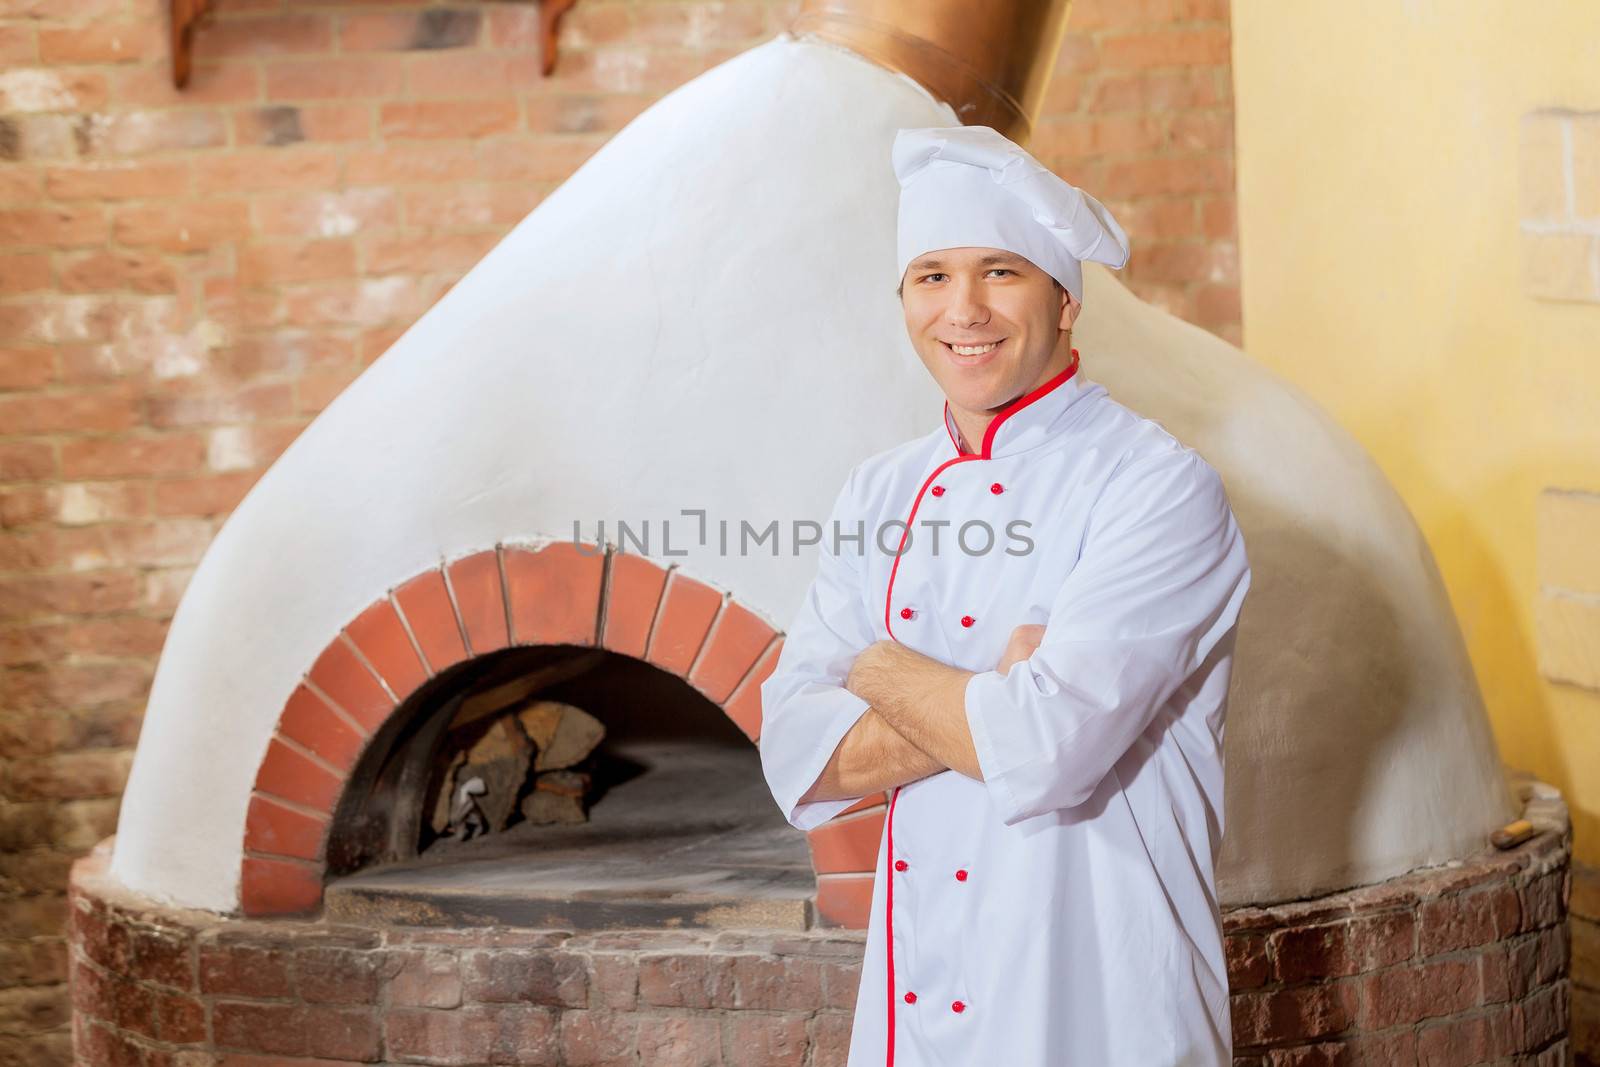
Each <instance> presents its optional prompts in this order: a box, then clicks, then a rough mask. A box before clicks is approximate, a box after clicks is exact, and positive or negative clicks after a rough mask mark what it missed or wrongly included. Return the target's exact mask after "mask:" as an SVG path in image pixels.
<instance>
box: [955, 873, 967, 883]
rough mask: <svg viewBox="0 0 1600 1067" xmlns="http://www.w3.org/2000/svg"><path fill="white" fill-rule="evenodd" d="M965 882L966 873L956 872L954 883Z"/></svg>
mask: <svg viewBox="0 0 1600 1067" xmlns="http://www.w3.org/2000/svg"><path fill="white" fill-rule="evenodd" d="M966 880H967V872H966V871H964V870H963V871H957V872H956V881H958V882H965V881H966Z"/></svg>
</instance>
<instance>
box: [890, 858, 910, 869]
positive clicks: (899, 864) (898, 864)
mask: <svg viewBox="0 0 1600 1067" xmlns="http://www.w3.org/2000/svg"><path fill="white" fill-rule="evenodd" d="M909 866H911V864H909V863H907V862H906V861H905V860H895V861H894V869H895V870H897V871H903V870H905V869H906V868H907V867H909Z"/></svg>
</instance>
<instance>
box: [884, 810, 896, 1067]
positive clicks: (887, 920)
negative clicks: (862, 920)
mask: <svg viewBox="0 0 1600 1067" xmlns="http://www.w3.org/2000/svg"><path fill="white" fill-rule="evenodd" d="M899 799H900V787H899V786H895V787H894V793H893V794H892V795H891V796H890V797H889V814H888V815H886V816H885V817H884V820H883V830H884V845H883V848H884V854H885V855H887V856H888V857H889V860H890V863H889V875H888V877H886V878H885V879H884V880H883V939H884V941H885V942H886V943H887V947H888V950H889V951H888V953H887V955H888V957H889V1063H888V1067H894V863H893V859H894V802H895V801H897V800H899Z"/></svg>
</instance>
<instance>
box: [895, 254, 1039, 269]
mask: <svg viewBox="0 0 1600 1067" xmlns="http://www.w3.org/2000/svg"><path fill="white" fill-rule="evenodd" d="M1025 262H1027V261H1026V260H1025V259H1023V258H1022V257H1021V256H1018V255H1013V254H1012V253H1010V252H991V253H989V254H988V255H987V256H982V257H980V258H979V260H978V266H980V267H987V266H989V265H990V264H991V263H1009V264H1017V263H1025ZM943 266H944V260H942V259H919V260H917V261H916V262H915V263H913V264H911V269H912V270H938V269H939V268H941V267H943Z"/></svg>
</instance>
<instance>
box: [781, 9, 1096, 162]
mask: <svg viewBox="0 0 1600 1067" xmlns="http://www.w3.org/2000/svg"><path fill="white" fill-rule="evenodd" d="M1071 7H1072V0H984V2H983V3H973V2H972V0H803V2H802V3H801V5H800V14H798V15H796V16H795V19H794V21H793V22H792V23H791V24H790V26H789V30H790V32H791V33H793V34H795V35H796V36H807V35H808V36H811V37H814V38H816V39H818V40H823V41H828V42H831V43H833V44H838V45H843V46H844V47H846V48H849V49H851V50H852V51H855V52H858V53H860V54H861V55H863V56H866V57H867V58H868V59H871V60H873V61H875V62H877V63H881V64H882V65H883V66H885V67H888V68H889V69H890V70H895V71H899V72H900V73H902V74H905V75H906V76H908V77H910V78H912V79H914V80H916V81H917V82H918V83H920V84H921V85H922V86H924V87H925V88H926V89H927V90H928V91H929V92H931V93H932V94H933V95H934V96H936V97H937V98H939V99H940V100H942V101H944V102H945V103H947V104H949V105H950V106H951V107H952V108H954V109H955V113H956V115H957V117H959V118H960V120H961V122H962V123H963V124H964V125H967V126H993V127H994V128H995V129H997V130H999V131H1000V132H1001V133H1003V134H1005V135H1006V136H1007V137H1009V138H1011V139H1012V140H1013V141H1016V142H1017V143H1018V144H1021V145H1026V144H1027V143H1028V141H1029V139H1030V138H1031V137H1032V136H1033V123H1034V119H1036V118H1037V117H1038V114H1039V106H1040V103H1041V101H1042V100H1043V99H1044V91H1045V87H1046V86H1047V85H1048V84H1049V82H1050V75H1051V73H1052V72H1053V71H1054V69H1055V61H1056V54H1057V53H1058V52H1059V51H1060V50H1061V39H1062V37H1063V36H1065V35H1066V32H1067V13H1068V11H1070V10H1071Z"/></svg>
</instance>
